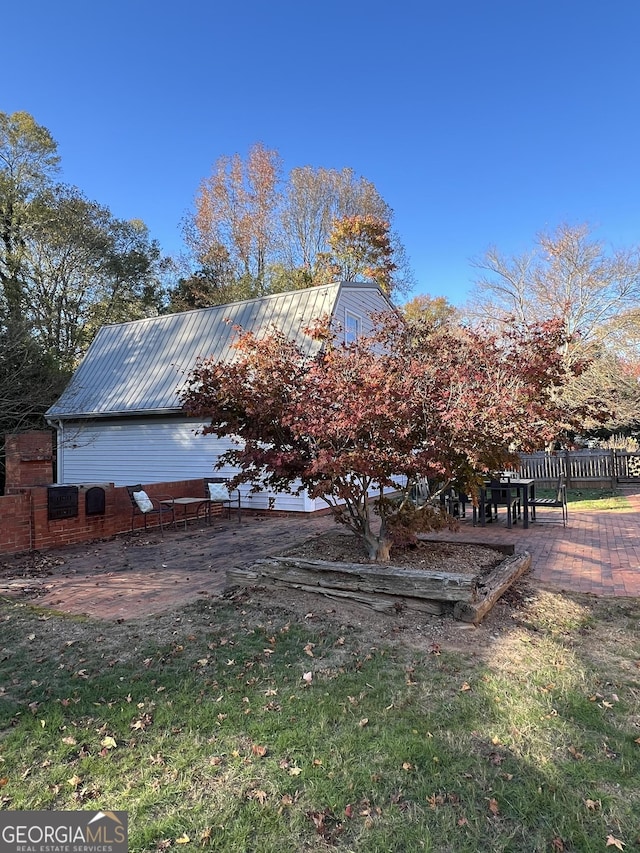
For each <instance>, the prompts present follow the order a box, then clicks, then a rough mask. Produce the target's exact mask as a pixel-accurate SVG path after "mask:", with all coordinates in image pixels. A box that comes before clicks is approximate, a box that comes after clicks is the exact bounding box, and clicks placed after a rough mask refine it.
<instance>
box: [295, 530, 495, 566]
mask: <svg viewBox="0 0 640 853" xmlns="http://www.w3.org/2000/svg"><path fill="white" fill-rule="evenodd" d="M282 556H291V557H293V556H295V557H304V558H305V559H309V560H327V561H329V562H343V563H358V564H367V563H370V562H371V560H369V558H368V557H367V555H366V553H365V552H364V549H363V547H362V545H361V543H360V542H359V541H358V539H356V537H355V536H353V534H351V533H344V532H342V531H332V532H327V533H325V534H323V535H322V536H321V537H314V538H312V539H308V540H307V541H306V542H302V543H300V545H296V546H295V547H293V548H289V549H287V550H286V551H283V552H282ZM503 559H504V554H503V553H501V552H499V551H496V550H495V549H494V548H488V547H485V546H483V545H469V544H463V543H461V544H456V543H452V542H425V541H419V542H417V543H416V544H415V545H409V546H403V547H399V546H398V547H394V548H393V550H392V552H391V565H393V566H405V567H407V568H412V569H424V570H425V571H430V572H453V573H457V574H470V575H477V576H482V575H484V574H486V573H487V572H489V571H491V569H494V568H495V567H496V566H497V565H498V563H500V562H501V561H502V560H503Z"/></svg>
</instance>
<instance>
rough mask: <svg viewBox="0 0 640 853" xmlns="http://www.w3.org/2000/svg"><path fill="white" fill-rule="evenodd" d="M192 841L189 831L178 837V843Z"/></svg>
mask: <svg viewBox="0 0 640 853" xmlns="http://www.w3.org/2000/svg"><path fill="white" fill-rule="evenodd" d="M190 841H191V839H190V838H189V836H188V835H187V833H186V832H185V833H183V834H182V835H181V836H180V838H176V844H188V843H189V842H190Z"/></svg>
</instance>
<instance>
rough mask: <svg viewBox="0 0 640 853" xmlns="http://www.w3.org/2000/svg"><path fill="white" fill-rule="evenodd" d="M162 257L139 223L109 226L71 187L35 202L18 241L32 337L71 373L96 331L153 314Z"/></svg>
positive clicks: (103, 212) (103, 211)
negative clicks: (21, 255)
mask: <svg viewBox="0 0 640 853" xmlns="http://www.w3.org/2000/svg"><path fill="white" fill-rule="evenodd" d="M160 265H161V258H160V250H159V248H158V246H157V244H156V243H155V242H154V241H151V240H150V239H149V235H148V232H147V229H146V227H145V226H144V224H143V223H141V222H135V221H134V222H124V221H121V220H117V219H114V217H113V216H112V215H111V213H110V212H109V210H108V209H107V208H106V207H103V206H102V205H99V204H97V203H96V202H91V201H88V200H87V199H86V198H84V197H83V196H82V195H81V193H80V192H79V191H78V190H76V189H75V188H73V187H68V186H64V185H58V186H55V187H52V188H50V189H48V190H47V191H46V192H43V193H41V194H40V196H38V197H37V198H36V199H34V200H33V202H32V204H31V207H30V212H29V228H28V229H27V230H25V236H24V239H23V276H24V285H23V287H24V293H25V297H26V305H25V309H24V313H25V316H26V318H27V319H28V321H29V326H30V329H31V333H32V335H34V336H35V338H36V339H37V340H38V341H39V342H40V345H41V346H42V348H43V350H44V351H45V352H47V353H49V354H50V355H51V357H52V358H53V359H54V360H55V361H57V363H58V364H59V365H60V367H62V368H63V369H72V368H73V367H74V366H75V364H76V362H77V360H78V358H79V357H80V356H81V355H82V354H83V353H84V351H85V350H86V348H87V347H88V345H89V343H90V342H91V340H92V339H93V337H94V335H95V333H96V332H97V330H98V329H99V328H100V326H102V325H104V324H105V323H116V322H122V321H125V320H131V319H135V318H137V317H142V316H145V315H147V314H149V313H157V312H158V310H159V308H160V304H159V299H160V287H159V283H158V274H159V268H160Z"/></svg>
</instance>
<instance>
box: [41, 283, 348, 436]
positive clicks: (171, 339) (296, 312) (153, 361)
mask: <svg viewBox="0 0 640 853" xmlns="http://www.w3.org/2000/svg"><path fill="white" fill-rule="evenodd" d="M350 286H353V287H357V284H354V285H350V284H346V283H340V282H337V283H334V284H329V285H322V286H320V287H311V288H307V289H305V290H295V291H289V292H286V293H277V294H272V295H270V296H264V297H262V298H259V299H249V300H247V301H245V302H232V303H229V304H227V305H216V306H214V307H212V308H201V309H197V310H194V311H185V312H183V313H180V314H166V315H162V316H160V317H149V318H146V319H143V320H134V321H132V322H130V323H120V324H118V325H114V326H103V327H102V328H101V329H100V331H99V332H98V334H97V335H96V337H95V339H94V341H93V343H92V344H91V346H90V347H89V349H88V351H87V354H86V355H85V357H84V359H83V361H82V362H81V364H80V366H79V367H78V369H77V370H76V372H75V374H74V375H73V377H72V379H71V381H70V383H69V385H68V386H67V388H66V389H65V391H64V392H63V393H62V396H61V397H60V399H59V400H58V401H57V402H56V403H55V404H54V405H53V406H51V408H50V409H49V410H48V411H47V412H46V417H47V418H48V419H49V420H57V419H69V418H95V417H104V416H113V415H134V414H154V413H156V414H160V413H171V412H177V411H180V400H179V396H178V395H179V392H180V390H181V388H183V387H184V385H185V384H186V381H187V378H188V375H189V372H190V371H191V370H192V369H193V367H194V366H195V364H196V360H197V359H198V358H208V357H212V358H214V359H216V360H217V361H224V360H227V359H229V358H230V357H231V354H232V350H231V344H232V343H233V341H234V340H235V338H236V330H235V328H234V327H237V326H240V327H241V328H242V329H243V330H244V331H251V332H253V333H254V334H258V335H260V334H266V333H268V332H269V330H270V329H271V328H272V327H276V328H278V329H280V330H281V331H282V332H284V333H285V334H286V335H287V336H288V337H290V338H292V339H294V340H296V342H297V343H298V344H299V345H300V346H302V347H303V349H304V350H305V351H306V352H308V353H309V352H311V351H312V350H313V349H314V348H315V347H317V343H316V342H315V341H313V340H312V339H311V338H310V337H309V336H308V335H305V334H304V332H303V331H302V330H303V329H304V328H305V327H306V326H307V325H309V323H310V322H311V321H313V320H315V319H318V318H319V317H322V316H325V315H330V316H331V315H333V312H334V308H335V305H336V302H337V299H338V296H339V293H340V289H341V288H342V287H350Z"/></svg>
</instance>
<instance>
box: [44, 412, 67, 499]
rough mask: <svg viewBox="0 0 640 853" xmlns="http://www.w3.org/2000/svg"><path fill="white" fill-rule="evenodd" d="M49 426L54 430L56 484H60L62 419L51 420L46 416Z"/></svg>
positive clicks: (62, 463)
mask: <svg viewBox="0 0 640 853" xmlns="http://www.w3.org/2000/svg"><path fill="white" fill-rule="evenodd" d="M47 423H48V424H49V426H51V427H53V428H54V429H55V431H56V485H58V486H59V485H60V472H61V471H64V421H61V420H59V419H58V420H57V421H52V420H51V419H50V418H47Z"/></svg>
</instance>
